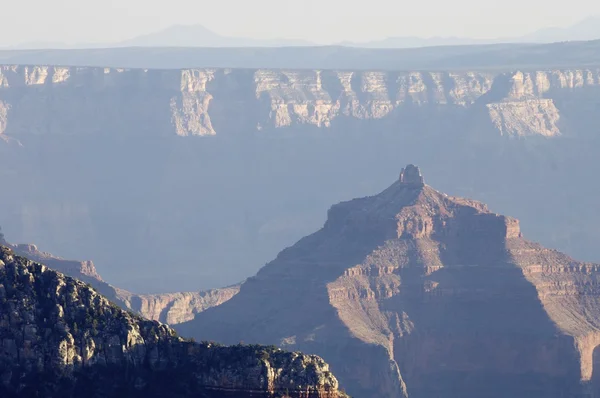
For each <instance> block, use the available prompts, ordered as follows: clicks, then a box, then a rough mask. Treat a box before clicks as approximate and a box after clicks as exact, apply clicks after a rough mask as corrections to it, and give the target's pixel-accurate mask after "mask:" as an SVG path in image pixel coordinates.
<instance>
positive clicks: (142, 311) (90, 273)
mask: <svg viewBox="0 0 600 398" xmlns="http://www.w3.org/2000/svg"><path fill="white" fill-rule="evenodd" d="M0 244H2V245H4V246H7V247H10V248H11V249H12V250H13V251H14V252H15V253H16V254H17V255H20V256H22V257H25V258H27V259H29V260H32V261H36V262H38V263H41V264H44V265H46V266H47V267H49V268H51V269H53V270H55V271H58V272H60V273H63V274H65V275H67V276H70V277H72V278H75V279H77V280H80V281H83V282H85V283H89V284H90V285H92V287H94V289H96V290H97V291H98V292H100V293H101V294H102V295H104V296H105V297H107V298H108V299H109V300H111V301H112V302H114V303H115V304H117V305H119V306H120V307H121V308H123V309H125V310H130V311H134V312H135V313H137V314H139V315H141V316H143V317H144V318H146V319H150V320H154V321H160V322H163V323H167V324H169V325H175V324H178V323H182V322H186V321H190V320H192V319H194V317H195V316H196V314H198V313H200V312H202V311H205V310H207V309H208V308H211V307H215V306H217V305H220V304H222V303H224V302H225V301H227V300H229V299H231V298H232V297H233V296H235V295H236V294H237V293H238V292H239V290H240V288H239V285H235V286H230V287H225V288H221V289H212V290H208V291H200V292H185V293H170V294H169V293H166V294H135V293H131V292H128V291H127V290H124V289H120V288H118V287H114V286H112V285H110V284H108V283H106V282H104V281H103V280H102V278H101V277H100V275H99V274H98V272H97V271H96V268H95V267H94V263H93V262H91V261H75V260H65V259H63V258H60V257H56V256H54V255H52V254H50V253H46V252H42V251H40V250H38V248H37V246H35V245H32V244H17V245H11V244H9V243H8V242H6V241H5V240H4V239H3V238H2V236H0Z"/></svg>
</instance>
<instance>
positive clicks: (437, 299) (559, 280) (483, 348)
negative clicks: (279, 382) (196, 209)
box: [180, 166, 600, 398]
mask: <svg viewBox="0 0 600 398" xmlns="http://www.w3.org/2000/svg"><path fill="white" fill-rule="evenodd" d="M599 282H600V266H598V265H595V264H586V263H580V262H577V261H575V260H573V259H571V258H569V257H567V256H566V255H563V254H561V253H559V252H556V251H552V250H548V249H545V248H543V247H541V246H540V245H538V244H534V243H531V242H529V241H527V240H525V239H524V238H523V237H522V234H521V230H520V226H519V222H518V220H516V219H513V218H510V217H505V216H502V215H498V214H495V213H492V212H490V211H489V210H488V209H487V207H486V206H485V205H483V204H482V203H480V202H477V201H473V200H467V199H462V198H457V197H451V196H448V195H445V194H442V193H440V192H437V191H435V190H434V189H432V188H430V187H429V186H427V185H425V184H424V183H423V181H422V178H421V177H420V174H419V173H418V171H417V169H416V168H414V167H413V166H409V167H408V168H407V169H406V170H403V172H402V174H401V178H400V180H399V181H397V182H395V183H394V184H393V185H392V186H390V187H389V188H388V189H386V190H384V191H383V192H382V193H380V194H378V195H376V196H372V197H366V198H362V199H354V200H352V201H349V202H344V203H341V204H338V205H336V206H333V207H332V208H331V210H330V211H329V213H328V219H327V222H326V223H325V225H324V227H323V228H322V229H321V230H320V231H318V232H316V233H314V234H313V235H310V236H307V237H305V238H303V239H302V240H300V241H299V242H298V243H297V244H295V245H294V246H292V247H290V248H288V249H286V250H284V251H282V252H281V253H280V254H279V255H278V256H277V258H276V259H275V260H274V261H272V262H271V263H269V264H267V265H266V266H265V267H264V268H263V269H261V270H260V271H259V273H258V274H257V275H256V276H255V277H254V278H250V279H249V280H248V281H247V282H246V283H244V284H243V285H242V288H241V291H240V293H239V294H238V295H237V296H235V297H234V298H232V299H231V300H230V301H228V302H227V303H225V304H223V305H221V306H219V307H217V308H214V309H212V310H210V311H207V312H204V313H202V314H200V315H199V316H198V317H197V318H196V319H195V320H194V321H192V322H190V323H187V324H182V325H180V330H181V331H182V332H183V333H185V334H187V335H193V336H196V337H197V338H220V339H221V340H222V341H225V342H232V341H236V340H239V339H243V340H244V341H251V342H262V343H271V344H278V345H281V346H284V347H293V348H302V349H303V350H306V351H309V352H314V353H318V354H320V355H322V356H323V357H324V358H325V359H326V360H327V361H329V363H331V365H332V368H333V370H334V371H335V372H336V374H337V375H338V377H339V378H340V382H341V385H342V386H344V387H345V388H346V389H347V390H348V392H349V393H350V394H354V395H356V396H361V397H389V398H391V397H398V396H409V397H431V396H437V397H481V396H485V397H506V396H512V397H523V398H525V397H576V396H581V395H582V394H583V395H585V394H591V396H596V395H594V394H598V393H599V392H600V384H598V382H597V380H596V379H597V378H596V376H597V374H596V373H598V372H597V367H598V366H599V365H597V364H596V362H597V358H596V356H595V355H594V352H595V351H596V348H597V347H598V346H599V344H600V340H599V339H598V335H597V334H598V332H597V330H598V319H600V312H599V311H600V310H599V308H600V290H599V289H598V286H599V285H598V284H599ZM263 325H265V326H263ZM358 363H360V364H361V365H360V366H359V365H358Z"/></svg>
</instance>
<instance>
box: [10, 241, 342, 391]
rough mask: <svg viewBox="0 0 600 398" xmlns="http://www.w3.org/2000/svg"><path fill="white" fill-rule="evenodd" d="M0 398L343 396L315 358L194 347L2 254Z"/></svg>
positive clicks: (83, 290) (86, 290)
mask: <svg viewBox="0 0 600 398" xmlns="http://www.w3.org/2000/svg"><path fill="white" fill-rule="evenodd" d="M0 300H1V304H0V306H1V309H2V311H0V342H1V344H0V347H1V349H0V394H1V395H2V396H3V397H32V396H42V397H49V396H70V397H123V396H128V397H159V396H160V397H164V396H172V397H175V396H177V397H191V396H194V397H197V396H206V397H226V396H231V397H246V396H248V397H250V396H252V397H256V396H258V397H276V396H281V397H303V398H307V397H331V398H333V397H341V394H339V393H338V392H337V380H336V379H335V377H334V376H333V375H332V374H331V373H330V372H329V370H328V366H327V364H325V363H324V362H323V361H322V360H321V359H320V358H318V357H315V356H306V355H303V354H300V353H285V352H283V351H281V350H278V349H276V348H265V347H257V346H236V347H222V346H218V345H214V344H210V343H203V344H195V343H190V342H187V341H184V340H183V339H181V338H180V337H178V336H177V335H176V334H175V332H174V331H173V330H172V329H170V328H169V327H168V326H166V325H163V324H160V323H157V322H153V321H147V320H144V319H142V318H139V317H137V316H134V315H132V314H130V313H127V312H125V311H123V310H121V309H119V308H118V307H116V306H114V305H112V304H111V303H110V302H109V301H108V300H106V299H105V298H104V297H102V296H100V295H99V294H98V293H96V292H95V291H94V290H93V289H91V288H89V287H88V286H86V285H85V284H83V283H81V282H78V281H75V280H73V279H71V278H68V277H65V276H64V275H62V274H60V273H57V272H55V271H52V270H50V269H49V268H47V267H46V266H44V265H41V264H38V263H33V262H31V261H29V260H27V259H25V258H22V257H17V256H15V255H14V254H13V252H12V251H11V250H10V249H8V248H6V247H0Z"/></svg>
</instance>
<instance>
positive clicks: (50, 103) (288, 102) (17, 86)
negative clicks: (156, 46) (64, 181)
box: [0, 65, 600, 140]
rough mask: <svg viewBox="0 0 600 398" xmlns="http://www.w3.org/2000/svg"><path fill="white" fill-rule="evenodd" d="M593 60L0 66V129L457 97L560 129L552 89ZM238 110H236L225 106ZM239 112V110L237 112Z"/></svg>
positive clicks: (265, 123) (312, 122) (205, 126)
mask: <svg viewBox="0 0 600 398" xmlns="http://www.w3.org/2000/svg"><path fill="white" fill-rule="evenodd" d="M599 84H600V70H598V69H594V68H590V69H555V70H539V71H527V70H524V71H511V72H506V71H503V72H486V71H465V72H459V71H454V72H444V71H439V72H416V71H413V72H384V71H334V70H266V69H261V70H243V69H184V70H145V69H144V70H142V69H115V68H85V67H58V66H15V65H11V66H8V65H5V66H0V134H4V135H3V136H4V137H7V139H8V138H14V139H17V140H18V139H19V137H22V136H23V135H42V136H46V135H65V134H67V135H72V134H74V135H77V136H96V135H103V134H119V135H132V134H133V135H140V136H151V137H157V136H169V135H179V136H190V135H194V136H210V135H215V134H231V132H232V130H233V131H235V130H237V129H239V128H242V129H244V130H246V131H256V130H264V129H280V128H289V127H294V126H298V127H300V126H305V127H306V126H312V127H316V128H329V127H331V126H332V125H333V124H334V123H336V122H338V121H340V120H343V119H347V118H350V119H359V120H379V119H393V120H404V119H405V118H406V117H407V115H406V114H405V112H409V113H410V112H411V110H413V109H414V108H417V109H422V111H423V112H425V113H428V114H430V115H433V114H437V113H438V112H439V111H440V110H442V109H454V108H459V109H460V108H464V109H469V110H471V112H473V114H476V115H481V117H482V118H484V119H485V120H486V129H490V131H495V133H496V134H500V135H505V136H545V137H552V136H557V135H560V134H561V133H562V130H561V126H560V123H559V120H560V116H561V113H560V110H559V109H558V108H557V106H556V103H555V99H556V98H557V97H561V95H563V94H561V93H568V92H569V91H571V90H581V89H584V88H589V87H597V86H598V85H599ZM238 110H244V114H242V115H238V116H237V119H238V120H236V121H231V120H230V119H231V114H232V113H238ZM245 111H248V112H245Z"/></svg>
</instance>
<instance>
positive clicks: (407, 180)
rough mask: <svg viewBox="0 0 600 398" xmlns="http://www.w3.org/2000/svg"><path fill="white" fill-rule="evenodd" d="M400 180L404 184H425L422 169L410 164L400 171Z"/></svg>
mask: <svg viewBox="0 0 600 398" xmlns="http://www.w3.org/2000/svg"><path fill="white" fill-rule="evenodd" d="M400 182H401V183H403V184H414V185H424V184H425V180H424V179H423V176H422V175H421V171H420V170H419V168H418V167H417V166H415V165H412V164H409V165H408V166H406V167H405V168H403V169H402V171H401V172H400Z"/></svg>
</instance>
